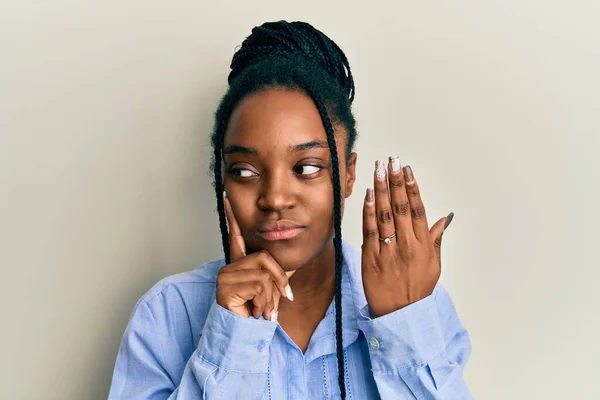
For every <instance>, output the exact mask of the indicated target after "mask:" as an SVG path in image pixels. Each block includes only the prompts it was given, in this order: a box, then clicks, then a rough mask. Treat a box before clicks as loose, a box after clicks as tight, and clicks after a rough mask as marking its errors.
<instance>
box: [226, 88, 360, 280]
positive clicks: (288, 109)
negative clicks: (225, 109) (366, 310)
mask: <svg viewBox="0 0 600 400" xmlns="http://www.w3.org/2000/svg"><path fill="white" fill-rule="evenodd" d="M334 129H335V138H336V142H337V153H338V156H339V164H340V176H341V177H340V178H341V190H342V210H343V204H344V199H345V198H347V197H348V196H350V194H351V193H352V187H353V185H354V181H355V168H356V154H355V153H352V155H351V156H350V158H349V159H348V160H347V159H346V145H347V136H346V133H345V130H344V129H343V127H342V126H341V125H335V126H334ZM224 158H225V166H224V176H225V190H226V192H227V197H228V198H229V200H230V202H231V206H232V208H233V211H234V214H235V217H236V219H237V222H238V224H239V226H240V229H241V231H242V234H243V236H244V239H245V241H246V248H247V252H248V253H251V252H255V251H258V250H267V251H268V252H269V253H270V254H271V255H272V256H273V257H274V258H275V260H276V261H277V262H278V263H279V264H280V265H281V267H282V268H283V269H284V270H286V271H291V270H295V269H297V268H299V267H302V266H303V265H305V264H306V263H307V262H309V261H310V260H312V259H313V258H315V257H316V256H318V255H319V254H320V253H321V251H322V250H323V249H324V247H325V246H326V245H328V244H330V243H331V238H332V237H333V187H332V180H331V174H332V169H331V156H330V152H329V147H328V145H327V136H326V134H325V128H324V127H323V123H322V121H321V118H320V116H319V113H318V111H317V109H316V107H315V105H314V102H313V101H312V99H311V98H310V97H308V96H307V95H306V94H304V93H302V92H300V91H292V90H286V89H266V90H263V91H260V92H257V93H254V94H251V95H249V96H247V97H245V98H244V99H243V100H242V101H241V102H240V103H239V105H238V106H237V107H236V108H235V109H234V110H233V112H232V114H231V118H230V120H229V124H228V127H227V132H226V133H225V138H224Z"/></svg>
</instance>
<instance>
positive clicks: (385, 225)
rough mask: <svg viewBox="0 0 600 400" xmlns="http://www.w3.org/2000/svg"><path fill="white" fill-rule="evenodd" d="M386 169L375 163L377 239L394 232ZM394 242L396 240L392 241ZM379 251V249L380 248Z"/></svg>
mask: <svg viewBox="0 0 600 400" xmlns="http://www.w3.org/2000/svg"><path fill="white" fill-rule="evenodd" d="M386 171H387V167H386V164H385V163H384V162H383V161H379V160H377V162H376V163H375V177H374V188H375V215H376V216H377V227H378V230H379V237H380V238H386V237H389V236H391V235H392V234H394V232H396V226H395V223H394V217H393V214H392V205H391V203H390V197H389V191H388V180H387V172H386ZM392 240H393V241H395V240H396V239H395V238H394V239H392ZM380 249H381V247H380Z"/></svg>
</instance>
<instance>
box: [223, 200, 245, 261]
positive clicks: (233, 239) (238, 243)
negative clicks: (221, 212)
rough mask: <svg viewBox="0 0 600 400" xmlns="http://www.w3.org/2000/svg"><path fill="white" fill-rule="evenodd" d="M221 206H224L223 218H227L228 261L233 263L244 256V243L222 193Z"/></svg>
mask: <svg viewBox="0 0 600 400" xmlns="http://www.w3.org/2000/svg"><path fill="white" fill-rule="evenodd" d="M223 204H224V205H225V216H226V217H227V225H228V227H229V256H230V257H229V259H230V260H231V262H235V261H237V260H239V259H240V258H242V257H245V256H246V242H245V241H244V237H243V236H242V231H241V230H240V226H239V225H238V223H237V220H236V219H235V215H233V209H232V208H231V203H229V199H228V198H227V193H226V192H223Z"/></svg>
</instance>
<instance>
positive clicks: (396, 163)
mask: <svg viewBox="0 0 600 400" xmlns="http://www.w3.org/2000/svg"><path fill="white" fill-rule="evenodd" d="M390 167H391V169H392V173H397V172H398V171H400V159H399V158H398V157H396V156H393V157H390Z"/></svg>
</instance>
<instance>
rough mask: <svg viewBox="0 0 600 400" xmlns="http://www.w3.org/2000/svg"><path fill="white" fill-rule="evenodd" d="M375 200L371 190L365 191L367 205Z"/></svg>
mask: <svg viewBox="0 0 600 400" xmlns="http://www.w3.org/2000/svg"><path fill="white" fill-rule="evenodd" d="M374 200H375V194H374V193H373V189H367V203H372V202H373V201H374Z"/></svg>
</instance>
